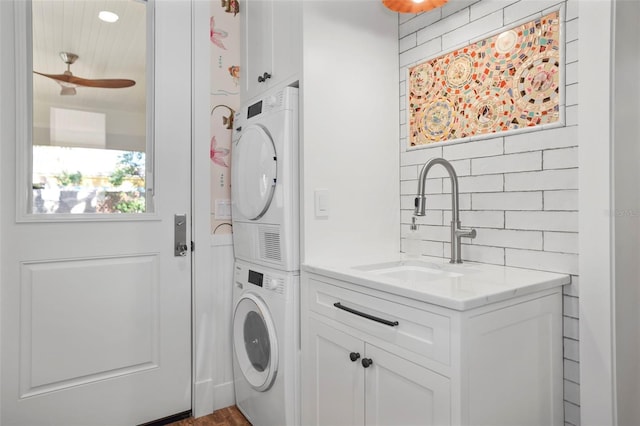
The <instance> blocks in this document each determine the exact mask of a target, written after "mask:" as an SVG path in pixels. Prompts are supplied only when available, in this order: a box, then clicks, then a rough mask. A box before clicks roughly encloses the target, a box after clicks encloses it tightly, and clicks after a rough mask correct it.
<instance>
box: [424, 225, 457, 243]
mask: <svg viewBox="0 0 640 426" xmlns="http://www.w3.org/2000/svg"><path fill="white" fill-rule="evenodd" d="M418 233H419V234H420V238H421V239H422V240H429V241H441V242H447V241H451V228H450V227H449V226H432V225H423V226H419V227H418Z"/></svg>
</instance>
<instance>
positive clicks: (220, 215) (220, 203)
mask: <svg viewBox="0 0 640 426" xmlns="http://www.w3.org/2000/svg"><path fill="white" fill-rule="evenodd" d="M214 216H215V218H216V219H217V220H226V219H231V200H229V199H221V200H220V199H218V200H215V211H214Z"/></svg>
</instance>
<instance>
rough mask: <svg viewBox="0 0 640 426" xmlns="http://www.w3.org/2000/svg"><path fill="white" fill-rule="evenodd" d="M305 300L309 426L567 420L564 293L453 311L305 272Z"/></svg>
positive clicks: (305, 419) (552, 292)
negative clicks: (564, 376) (564, 408)
mask: <svg viewBox="0 0 640 426" xmlns="http://www.w3.org/2000/svg"><path fill="white" fill-rule="evenodd" d="M301 294H302V299H301V320H302V423H303V424H308V425H397V426H399V425H417V424H420V425H469V426H471V425H473V426H476V425H494V426H497V425H504V426H507V425H516V424H517V425H531V426H534V425H562V424H563V402H562V305H561V300H562V299H561V289H560V288H559V287H557V288H553V289H547V290H543V291H539V292H536V293H532V294H529V295H525V296H519V297H514V298H513V299H510V300H506V301H502V302H498V303H493V304H489V305H485V306H482V307H478V308H474V309H471V310H468V311H455V310H452V309H448V308H443V307H440V306H434V305H431V304H427V303H425V302H420V301H417V300H413V299H409V298H405V297H401V296H397V295H393V294H389V293H384V292H381V291H376V290H373V289H371V288H368V287H363V286H360V285H357V284H353V283H349V282H345V281H341V280H337V279H333V278H329V277H325V276H322V275H316V274H311V273H308V272H304V271H303V274H302V288H301ZM344 308H346V310H345V309H344ZM380 320H381V321H380ZM352 359H355V360H354V361H352ZM363 360H366V363H365V365H363V363H362V362H363Z"/></svg>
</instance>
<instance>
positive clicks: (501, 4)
mask: <svg viewBox="0 0 640 426" xmlns="http://www.w3.org/2000/svg"><path fill="white" fill-rule="evenodd" d="M516 1H518V0H483V1H479V2H477V3H474V4H472V5H471V8H470V11H471V16H470V18H471V20H472V21H475V20H476V19H478V18H482V17H483V16H486V15H489V14H490V13H493V12H497V11H502V9H504V8H505V7H507V6H509V5H510V4H513V3H515V2H516Z"/></svg>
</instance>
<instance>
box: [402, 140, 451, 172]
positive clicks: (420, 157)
mask: <svg viewBox="0 0 640 426" xmlns="http://www.w3.org/2000/svg"><path fill="white" fill-rule="evenodd" d="M434 157H442V147H441V146H430V147H425V148H421V149H412V150H411V151H405V152H403V153H402V154H400V166H408V165H411V164H419V165H420V166H422V165H423V164H424V163H426V162H427V160H429V159H430V158H434ZM440 177H442V176H440Z"/></svg>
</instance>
